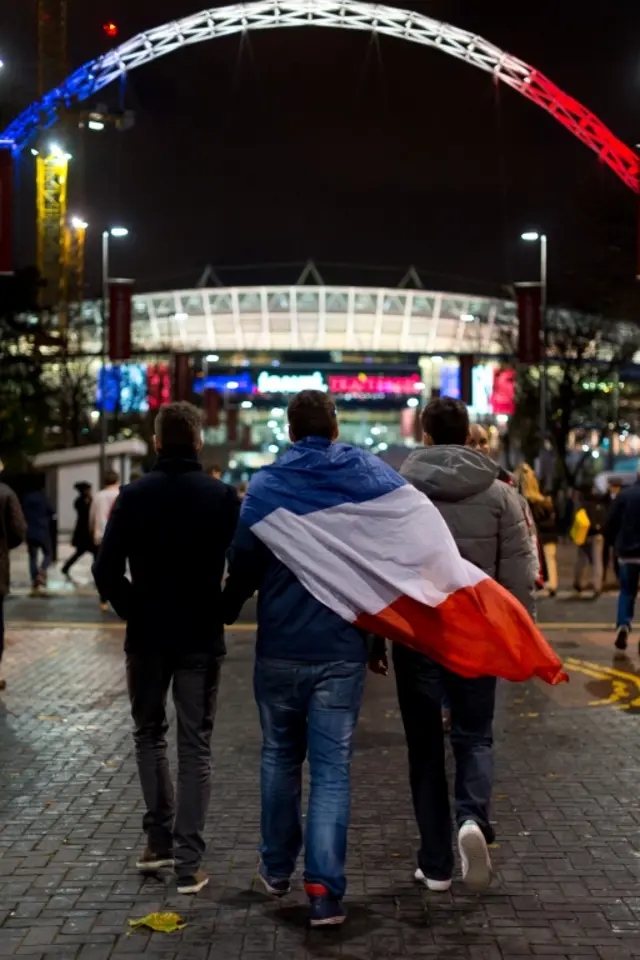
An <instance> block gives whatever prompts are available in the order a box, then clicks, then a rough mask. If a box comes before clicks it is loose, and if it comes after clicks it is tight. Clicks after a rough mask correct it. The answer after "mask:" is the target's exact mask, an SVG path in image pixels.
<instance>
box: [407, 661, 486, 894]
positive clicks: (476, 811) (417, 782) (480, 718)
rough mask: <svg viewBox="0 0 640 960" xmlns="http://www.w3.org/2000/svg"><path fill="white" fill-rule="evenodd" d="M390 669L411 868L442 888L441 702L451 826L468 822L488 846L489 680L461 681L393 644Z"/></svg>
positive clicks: (447, 850) (445, 845) (446, 826)
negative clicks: (411, 840)
mask: <svg viewBox="0 0 640 960" xmlns="http://www.w3.org/2000/svg"><path fill="white" fill-rule="evenodd" d="M393 663H394V667H395V673H396V683H397V687H398V701H399V704H400V711H401V713H402V722H403V723H404V729H405V734H406V737H407V747H408V750H409V777H410V782H411V793H412V796H413V806H414V810H415V814H416V820H417V821H418V828H419V830H420V838H421V846H420V851H419V853H418V865H419V867H420V869H421V870H422V872H423V873H424V874H425V876H427V877H429V878H430V879H432V880H449V879H450V878H451V875H452V873H453V849H452V842H451V840H452V829H451V813H450V809H449V791H448V788H447V777H446V772H445V747H444V735H443V731H442V715H441V708H442V703H443V701H444V700H445V699H446V701H447V702H448V706H449V707H450V709H451V745H452V747H453V753H454V757H455V761H456V779H455V820H456V823H457V825H458V826H460V825H461V824H463V823H464V822H465V820H473V821H475V823H477V824H478V826H479V827H480V829H481V830H482V832H483V833H484V836H485V838H486V840H487V842H488V843H492V842H493V839H494V832H493V828H492V827H491V824H490V822H489V806H490V802H491V789H492V781H493V759H492V744H493V729H492V728H493V712H494V706H495V694H496V680H495V677H480V678H479V679H475V680H466V679H465V678H464V677H460V676H458V675H457V674H455V673H452V672H451V671H449V670H446V669H445V668H444V667H441V666H440V665H439V664H437V663H434V662H433V660H430V659H429V658H428V657H425V656H424V655H423V654H420V653H416V652H414V651H413V650H409V649H408V648H407V647H403V646H401V645H400V644H394V648H393Z"/></svg>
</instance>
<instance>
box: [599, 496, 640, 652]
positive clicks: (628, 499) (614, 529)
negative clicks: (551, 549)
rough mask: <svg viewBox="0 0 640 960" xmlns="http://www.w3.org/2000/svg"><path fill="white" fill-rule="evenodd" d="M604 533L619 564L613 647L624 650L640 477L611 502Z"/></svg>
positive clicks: (635, 566) (635, 561) (639, 533)
mask: <svg viewBox="0 0 640 960" xmlns="http://www.w3.org/2000/svg"><path fill="white" fill-rule="evenodd" d="M606 535H607V539H608V540H609V542H610V543H612V544H613V545H614V547H615V550H616V554H617V556H618V564H619V578H620V593H619V595H618V612H617V618H616V637H615V646H616V649H618V650H626V649H627V646H628V643H629V634H630V633H631V628H632V626H633V618H634V614H635V609H636V597H637V594H638V582H639V579H640V478H639V479H638V480H636V482H635V483H634V484H632V485H631V486H629V487H624V488H622V489H621V490H620V492H619V493H618V494H617V495H616V497H615V499H614V500H613V501H612V503H611V506H610V509H609V516H608V519H607V525H606ZM639 649H640V648H639Z"/></svg>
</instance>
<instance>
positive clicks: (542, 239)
mask: <svg viewBox="0 0 640 960" xmlns="http://www.w3.org/2000/svg"><path fill="white" fill-rule="evenodd" d="M521 239H522V240H524V241H525V242H527V243H540V347H541V350H540V353H541V363H540V450H543V449H544V442H545V439H546V436H547V392H548V390H547V235H546V233H538V232H537V231H535V230H529V231H527V232H526V233H523V234H522V235H521Z"/></svg>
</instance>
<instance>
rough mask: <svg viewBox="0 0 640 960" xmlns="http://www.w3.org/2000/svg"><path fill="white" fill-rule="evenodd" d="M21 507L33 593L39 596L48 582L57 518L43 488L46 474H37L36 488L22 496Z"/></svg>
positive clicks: (34, 485)
mask: <svg viewBox="0 0 640 960" xmlns="http://www.w3.org/2000/svg"><path fill="white" fill-rule="evenodd" d="M22 510H23V513H24V516H25V519H26V521H27V550H28V551H29V576H30V578H31V593H32V595H33V596H39V595H40V593H41V591H42V590H43V589H44V588H45V587H46V586H47V571H48V569H49V567H50V566H51V561H52V558H53V547H52V543H51V526H52V523H53V520H54V518H55V510H54V509H53V507H52V506H51V503H50V501H49V498H48V497H47V495H46V493H45V492H44V477H42V476H36V477H35V478H34V481H33V488H32V489H31V490H30V491H29V492H28V493H26V494H25V496H24V498H23V500H22Z"/></svg>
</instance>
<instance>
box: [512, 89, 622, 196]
mask: <svg viewBox="0 0 640 960" xmlns="http://www.w3.org/2000/svg"><path fill="white" fill-rule="evenodd" d="M519 90H520V93H522V95H523V96H525V97H527V98H528V99H529V100H533V102H534V103H536V104H537V105H538V106H539V107H542V108H543V109H544V110H546V111H547V112H548V113H550V114H551V116H552V117H555V119H556V120H557V121H558V122H559V123H561V124H562V125H563V126H564V127H566V128H567V130H570V131H571V133H572V134H573V135H574V136H576V137H577V138H578V140H582V142H583V143H584V144H586V145H587V146H588V147H589V148H590V149H591V150H594V151H595V152H596V153H597V154H598V156H599V157H600V159H601V160H602V162H603V163H606V164H607V166H609V167H611V169H612V170H613V171H614V173H615V174H617V176H619V177H620V179H621V180H623V181H624V182H625V183H626V185H627V186H628V187H631V189H632V190H635V191H636V193H638V191H639V182H638V180H639V174H640V158H638V156H637V154H636V153H634V151H633V150H632V149H631V147H628V146H627V145H626V143H623V142H622V140H620V139H618V137H616V136H614V134H613V133H612V132H611V130H609V128H608V127H606V126H605V125H604V123H602V121H601V120H599V119H598V117H596V115H595V114H594V113H591V111H590V110H587V108H586V107H583V105H582V104H581V103H579V102H578V101H577V100H574V98H573V97H570V96H569V94H568V93H564V91H563V90H561V89H560V87H557V86H556V85H555V83H552V82H551V80H548V79H547V77H545V76H544V74H542V73H539V72H538V71H537V70H532V72H531V76H530V79H529V80H528V81H525V82H524V83H523V84H522V86H520V87H519Z"/></svg>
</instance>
